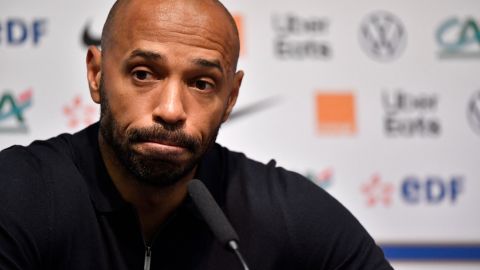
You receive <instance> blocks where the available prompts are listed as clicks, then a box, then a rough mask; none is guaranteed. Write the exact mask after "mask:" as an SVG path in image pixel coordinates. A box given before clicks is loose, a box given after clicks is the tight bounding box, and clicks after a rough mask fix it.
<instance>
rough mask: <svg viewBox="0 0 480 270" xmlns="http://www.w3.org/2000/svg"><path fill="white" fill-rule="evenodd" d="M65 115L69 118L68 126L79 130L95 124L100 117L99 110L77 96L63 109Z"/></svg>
mask: <svg viewBox="0 0 480 270" xmlns="http://www.w3.org/2000/svg"><path fill="white" fill-rule="evenodd" d="M63 115H64V116H65V117H66V118H67V126H68V127H69V128H70V129H77V128H82V127H86V126H88V125H90V124H93V123H94V122H95V121H96V120H97V117H98V108H97V106H95V105H93V104H86V103H85V102H83V100H82V97H81V96H80V95H77V96H76V97H74V98H73V99H72V100H71V102H70V103H69V104H67V105H65V106H64V107H63Z"/></svg>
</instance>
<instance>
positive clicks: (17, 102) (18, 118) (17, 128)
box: [0, 89, 32, 133]
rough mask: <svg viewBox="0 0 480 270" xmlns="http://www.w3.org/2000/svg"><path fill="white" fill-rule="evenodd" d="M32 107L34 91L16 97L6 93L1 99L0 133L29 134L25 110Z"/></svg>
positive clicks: (27, 91)
mask: <svg viewBox="0 0 480 270" xmlns="http://www.w3.org/2000/svg"><path fill="white" fill-rule="evenodd" d="M31 106H32V89H27V90H25V91H23V92H22V93H20V95H18V97H15V96H14V95H13V94H12V93H11V92H10V91H6V92H4V93H3V94H2V96H1V97H0V133H3V132H6V133H9V132H13V133H18V132H27V131H28V129H27V125H26V121H25V115H24V114H25V110H26V109H28V108H30V107H31Z"/></svg>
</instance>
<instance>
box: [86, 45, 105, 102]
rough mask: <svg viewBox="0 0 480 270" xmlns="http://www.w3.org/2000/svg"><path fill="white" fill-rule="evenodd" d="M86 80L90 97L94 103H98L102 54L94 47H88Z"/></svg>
mask: <svg viewBox="0 0 480 270" xmlns="http://www.w3.org/2000/svg"><path fill="white" fill-rule="evenodd" d="M86 60H87V79H88V87H89V88H90V96H91V97H92V100H93V101H94V102H95V103H100V80H101V78H102V53H101V52H100V50H99V49H98V48H97V47H95V46H90V47H88V52H87V59H86Z"/></svg>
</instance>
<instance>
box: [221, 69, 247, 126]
mask: <svg viewBox="0 0 480 270" xmlns="http://www.w3.org/2000/svg"><path fill="white" fill-rule="evenodd" d="M243 75H244V73H243V71H241V70H239V71H237V72H236V73H235V75H234V77H233V87H232V91H231V92H230V96H229V97H228V101H227V109H226V110H225V114H224V115H223V119H222V122H225V121H227V119H228V117H229V116H230V113H231V112H232V110H233V107H234V106H235V103H236V102H237V98H238V92H239V91H240V86H241V85H242V80H243Z"/></svg>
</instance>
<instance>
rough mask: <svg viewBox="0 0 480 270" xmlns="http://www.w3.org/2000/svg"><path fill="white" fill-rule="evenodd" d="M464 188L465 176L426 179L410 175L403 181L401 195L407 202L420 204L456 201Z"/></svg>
mask: <svg viewBox="0 0 480 270" xmlns="http://www.w3.org/2000/svg"><path fill="white" fill-rule="evenodd" d="M462 188H463V177H461V176H453V177H450V178H448V179H445V178H442V177H439V176H428V177H426V178H424V179H422V178H419V177H416V176H408V177H406V178H405V179H404V180H403V181H402V185H401V192H402V193H401V195H402V198H403V200H404V201H405V202H407V203H410V204H418V203H421V202H425V203H428V204H439V203H441V202H450V203H456V202H457V200H458V196H459V195H460V193H461V191H462Z"/></svg>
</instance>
